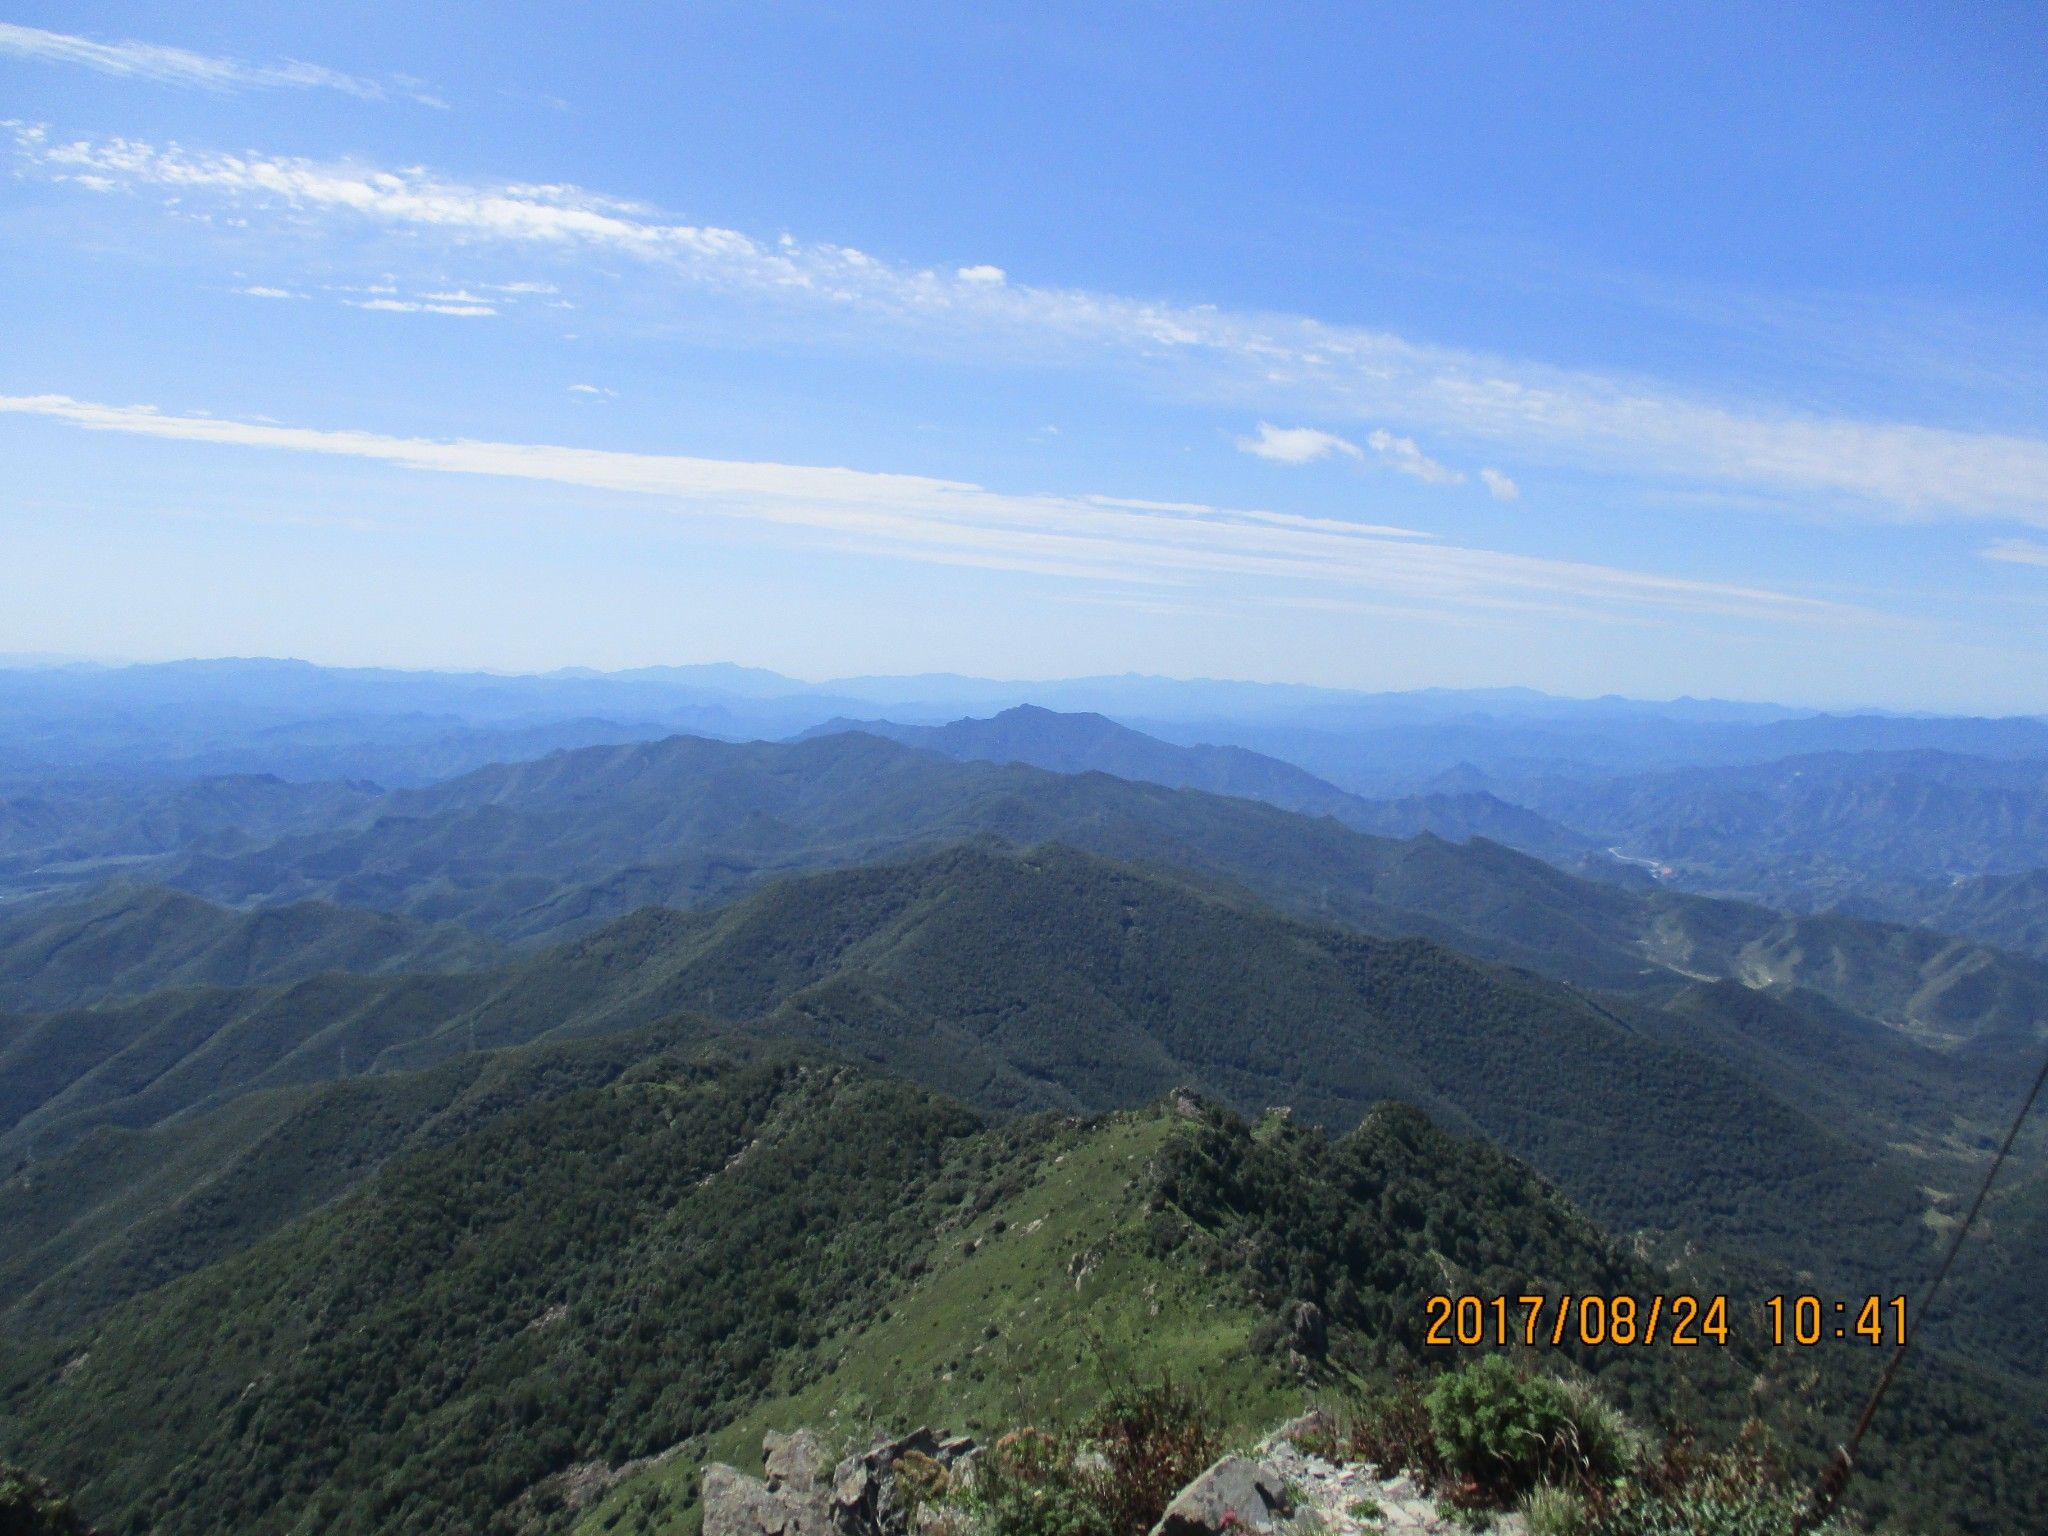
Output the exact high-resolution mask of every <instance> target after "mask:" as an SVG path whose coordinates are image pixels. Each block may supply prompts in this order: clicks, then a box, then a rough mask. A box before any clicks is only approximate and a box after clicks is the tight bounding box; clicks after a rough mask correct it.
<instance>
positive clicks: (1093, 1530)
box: [959, 1429, 1116, 1536]
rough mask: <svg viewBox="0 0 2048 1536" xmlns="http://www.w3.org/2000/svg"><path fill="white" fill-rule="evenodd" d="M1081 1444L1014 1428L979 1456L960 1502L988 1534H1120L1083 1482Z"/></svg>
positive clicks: (995, 1535)
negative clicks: (1078, 1468)
mask: <svg viewBox="0 0 2048 1536" xmlns="http://www.w3.org/2000/svg"><path fill="white" fill-rule="evenodd" d="M1079 1449H1080V1447H1078V1446H1077V1445H1075V1444H1074V1442H1073V1441H1072V1440H1071V1439H1070V1438H1068V1437H1066V1436H1063V1435H1052V1434H1048V1433H1047V1432H1046V1431H1044V1430H1042V1429H1019V1430H1013V1431H1012V1432H1011V1433H1009V1434H1007V1435H1005V1436H1003V1437H1002V1439H1000V1440H998V1441H997V1442H996V1443H995V1444H994V1445H992V1446H990V1447H989V1449H988V1451H987V1453H986V1454H984V1455H983V1456H981V1457H980V1458H979V1459H978V1460H977V1461H976V1462H975V1466H974V1476H973V1477H972V1478H971V1479H969V1480H968V1483H967V1486H966V1488H965V1489H963V1490H961V1492H960V1496H959V1507H960V1508H961V1509H962V1510H963V1511H964V1512H965V1513H966V1515H967V1517H968V1519H969V1520H970V1521H971V1522H972V1523H973V1525H974V1528H975V1529H976V1530H977V1531H978V1532H981V1533H982V1536H1116V1533H1115V1532H1112V1531H1111V1530H1110V1528H1109V1524H1108V1522H1107V1521H1106V1520H1105V1519H1104V1517H1103V1513H1102V1510H1101V1508H1100V1507H1099V1506H1098V1505H1097V1504H1096V1503H1095V1501H1094V1499H1093V1498H1092V1497H1091V1496H1090V1495H1089V1493H1088V1491H1087V1490H1086V1489H1084V1488H1083V1487H1082V1486H1081V1478H1080V1475H1079V1474H1078V1473H1077V1472H1076V1470H1075V1467H1074V1458H1075V1455H1076V1453H1077V1452H1078V1450H1079Z"/></svg>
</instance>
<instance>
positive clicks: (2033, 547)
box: [1982, 539, 2048, 566]
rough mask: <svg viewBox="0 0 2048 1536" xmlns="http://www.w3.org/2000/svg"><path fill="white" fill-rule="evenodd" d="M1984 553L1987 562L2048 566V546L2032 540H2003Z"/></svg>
mask: <svg viewBox="0 0 2048 1536" xmlns="http://www.w3.org/2000/svg"><path fill="white" fill-rule="evenodd" d="M1982 553H1983V555H1984V558H1985V559H1986V560H2002V561H2004V562H2005V563H2006V564H2007V565H2039V566H2048V544H2036V543H2035V542H2034V541H2033V540H2031V539H2001V540H1999V541H1998V542H1997V543H1996V544H1993V545H1992V546H1991V547H1990V548H1989V549H1986V550H1984V551H1983V552H1982Z"/></svg>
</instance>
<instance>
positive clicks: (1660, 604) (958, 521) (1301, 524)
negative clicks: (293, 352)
mask: <svg viewBox="0 0 2048 1536" xmlns="http://www.w3.org/2000/svg"><path fill="white" fill-rule="evenodd" d="M0 413H10V414H16V415H28V416H36V417H42V418H46V419H50V420H55V421H61V422H66V423H69V424H71V425H73V426H79V427H85V428H90V429H93V430H98V431H110V432H122V433H128V434H133V435H138V436H143V437H152V438H161V439H167V440H172V441H179V442H191V443H210V444H217V445H223V446H236V447H246V448H268V449H279V450H288V451H292V452H298V453H313V454H322V455H328V456H338V457H344V458H351V459H366V460H372V461H375V462H380V463H385V464H393V465H398V466H401V467H404V468H408V469H417V470H431V471H435V472H439V473H445V474H464V475H491V476H502V477H509V478H515V479H523V480H535V481H545V482H550V483H554V484H559V485H573V486H579V487H585V488H589V489H595V490H601V491H625V492H632V493H635V494H638V495H646V496H653V497H658V498H661V499H662V500H663V501H665V502H667V503H669V504H670V505H671V506H672V507H675V508H676V509H678V510H686V511H689V512H691V513H695V514H704V515H712V516H717V517H723V518H736V519H740V520H744V521H751V522H755V523H759V524H768V525H777V526H782V527H789V528H802V529H807V530H811V531H813V532H814V533H817V534H820V535H823V536H824V541H825V542H826V543H828V544H829V545H830V546H831V547H833V548H839V549H846V550H849V551H855V552H859V553H862V554H869V555H873V554H883V555H895V556H898V557H903V558H909V559H915V560H925V561H933V562H937V563H943V564H968V565H982V566H991V567H996V568H1001V569H1011V570H1025V571H1034V572H1039V573H1044V574H1051V575H1059V576H1065V577H1078V578H1083V579H1087V580H1104V581H1122V582H1139V583H1150V584H1164V585H1183V586H1184V585H1189V584H1192V583H1198V582H1200V581H1203V580H1204V579H1213V578H1217V577H1234V578H1238V579H1240V580H1243V579H1246V578H1251V579H1273V580H1281V581H1287V582H1291V583H1302V584H1306V585H1308V586H1311V587H1314V588H1320V589H1330V588H1335V589H1337V590H1340V591H1343V592H1347V593H1350V594H1353V595H1361V596H1362V595H1375V596H1379V595H1386V594H1398V595H1401V596H1404V597H1407V598H1411V599H1428V600H1431V601H1434V602H1439V603H1445V604H1451V605H1458V606H1468V607H1478V608H1489V607H1506V608H1513V607H1517V606H1521V605H1526V604H1528V603H1530V602H1544V603H1554V604H1562V605H1591V606H1593V607H1596V608H1608V607H1612V606H1616V605H1620V606H1625V607H1631V608H1639V609H1644V610H1649V611H1666V612H1685V613H1710V614H1719V615H1724V616H1729V617H1735V618H1742V619H1761V620H1771V621H1779V622H1793V623H1839V622H1867V621H1869V620H1872V619H1874V618H1877V617H1878V616H1877V615H1874V614H1872V613H1870V612H1869V611H1867V610H1861V609H1855V608H1849V607H1845V606H1842V605H1838V604H1833V603H1827V602H1822V601H1818V600H1815V599H1811V598H1805V597H1799V596H1794V595H1790V594H1786V593H1781V592H1773V591H1767V590H1764V589H1760V588H1753V587H1742V586H1732V585H1726V584H1721V583H1714V582H1701V581H1690V580H1686V579H1684V578H1680V577H1672V576H1661V575H1656V574H1652V573H1647V572H1641V571H1629V570H1621V569H1617V568H1614V567H1610V566H1601V565H1590V564H1582V563H1575V562H1571V561H1561V560H1546V559H1537V558H1533V557H1530V556H1525V555H1516V554H1509V553H1505V552H1500V551H1495V550H1485V549H1472V548H1461V547H1455V546H1450V545H1445V544H1441V543H1438V542H1436V541H1435V540H1433V539H1431V538H1429V537H1428V536H1426V535H1423V534H1419V533H1415V532H1413V531H1411V530H1406V529H1398V528H1381V527H1370V526H1361V525H1358V524H1354V523H1346V522H1343V521H1341V520H1339V519H1335V518H1318V517H1306V516H1301V515H1297V514H1290V513H1277V512H1266V511H1258V510H1240V509H1232V508H1224V507H1213V506H1208V505H1205V504H1202V503H1180V502H1142V501H1132V500H1129V499H1123V498H1113V497H1091V496H1062V495H1012V494H1006V493H1003V492H999V491H991V490H988V489H986V488H985V487H982V486H979V485H974V484H971V483H969V482H966V481H958V480H940V479H934V478H931V477H928V476H923V475H905V474H887V473H878V472H874V471H868V470H857V469H845V468H836V467H829V466H817V465H798V464H776V463H760V462H747V461H737V460H725V459H703V458H692V457H686V456H683V455H677V454H646V453H626V452H618V451H613V450H603V449H591V448H573V447H567V446H561V445H556V444H545V443H497V442H480V441H474V440H469V439H458V440H455V441H436V440H431V439H425V438H403V437H390V436H385V435H382V434H379V433H373V432H358V431H333V430H324V429H316V428H307V427H287V426H276V425H268V424H263V423H258V422H244V421H232V420H226V419H223V418H219V417H213V416H193V415H187V416H177V415H170V414H167V413H164V412H161V411H158V410H155V409H154V408H152V407H149V406H112V405H101V404H95V403H92V402H89V401H82V400H76V399H73V398H71V397H70V396H67V395H21V396H0Z"/></svg>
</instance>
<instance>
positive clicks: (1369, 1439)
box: [1303, 1378, 1444, 1486]
mask: <svg viewBox="0 0 2048 1536" xmlns="http://www.w3.org/2000/svg"><path fill="white" fill-rule="evenodd" d="M1329 1418H1330V1419H1331V1421H1332V1422H1331V1426H1330V1427H1329V1428H1328V1429H1327V1430H1324V1428H1323V1426H1322V1425H1321V1424H1318V1425H1317V1426H1316V1430H1315V1432H1313V1433H1312V1434H1311V1436H1310V1438H1309V1439H1308V1440H1305V1441H1304V1442H1303V1443H1304V1447H1305V1448H1307V1449H1311V1450H1314V1451H1316V1452H1317V1453H1318V1454H1320V1455H1324V1456H1328V1457H1329V1458H1330V1459H1331V1460H1333V1461H1366V1462H1371V1463H1372V1464H1373V1465H1374V1466H1376V1467H1378V1468H1379V1469H1380V1471H1381V1472H1382V1473H1383V1474H1384V1475H1386V1476H1392V1475H1393V1474H1395V1473H1397V1472H1407V1473H1410V1474H1412V1475H1413V1476H1414V1477H1415V1478H1416V1479H1417V1480H1418V1481H1420V1482H1422V1483H1423V1484H1425V1485H1431V1486H1433V1485H1434V1484H1436V1483H1437V1482H1439V1481H1441V1480H1442V1478H1443V1474H1444V1464H1443V1457H1442V1456H1441V1455H1440V1454H1439V1453H1438V1451H1437V1444H1436V1436H1435V1433H1434V1431H1433V1430H1432V1429H1431V1427H1430V1420H1429V1399H1428V1397H1427V1396H1426V1395H1425V1393H1424V1392H1423V1389H1422V1386H1421V1384H1420V1383H1419V1382H1417V1381H1415V1380H1413V1379H1411V1378H1402V1379H1400V1380H1397V1381H1396V1382H1394V1383H1393V1385H1391V1386H1387V1387H1379V1388H1375V1389H1369V1390H1367V1391H1366V1392H1364V1393H1363V1394H1362V1395H1360V1396H1359V1397H1357V1398H1355V1399H1353V1400H1351V1401H1350V1402H1347V1403H1345V1404H1343V1405H1342V1406H1340V1407H1339V1408H1337V1409H1335V1410H1334V1411H1332V1412H1331V1413H1330V1415H1329Z"/></svg>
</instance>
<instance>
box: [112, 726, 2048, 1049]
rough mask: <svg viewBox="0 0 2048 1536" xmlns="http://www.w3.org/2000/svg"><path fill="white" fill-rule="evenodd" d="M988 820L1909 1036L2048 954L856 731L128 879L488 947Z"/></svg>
mask: <svg viewBox="0 0 2048 1536" xmlns="http://www.w3.org/2000/svg"><path fill="white" fill-rule="evenodd" d="M971 837H993V838H996V839H998V840H1000V841H1003V842H1006V843H1010V844H1014V845H1024V846H1028V845H1032V844H1036V843H1041V842H1062V843H1066V844H1069V845H1071V846H1074V847H1078V848H1083V849H1087V850H1089V851H1092V852H1096V853H1099V854H1103V855H1105V856H1108V857H1111V858H1117V859H1124V860H1131V861H1136V862H1140V863H1147V864H1152V865H1156V866H1162V867H1171V868H1175V869H1179V870H1183V871H1186V872H1188V873H1190V874H1194V875H1197V876H1200V877H1203V878H1206V879H1210V880H1215V881H1221V882H1223V883H1225V884H1227V885H1229V886H1231V887H1234V888H1237V889H1239V890H1242V891H1245V892H1247V893H1250V894H1252V895H1255V896H1256V897H1258V898H1259V899H1261V900H1264V901H1266V902H1269V903H1271V904H1273V905H1275V906H1277V907H1279V908H1280V909H1281V910H1283V911H1288V912H1292V913H1296V914H1298V915H1302V916H1310V917H1316V918H1319V919H1321V920H1325V921H1331V922H1339V923H1344V924H1347V925H1350V926H1353V927H1357V928H1360V929H1363V930H1365V931H1367V932H1372V933H1378V934H1384V935H1396V934H1417V935H1421V936H1425V937H1430V938H1434V939H1437V940H1439V941H1441V942H1444V943H1447V944H1450V945H1451V946H1453V947H1454V948H1458V949H1461V950H1464V951H1466V952H1468V953H1472V954H1476V955H1480V956H1483V957H1486V958H1489V959H1496V960H1503V961H1507V962H1510V963H1513V964H1518V965H1527V966H1530V967H1531V968H1533V969H1537V970H1540V971H1543V972H1545V973H1546V974H1550V975H1554V976H1558V977H1561V978H1563V979H1567V980H1571V981H1575V982H1578V983H1581V984H1584V985H1590V986H1602V987H1627V986H1634V985H1639V984H1643V983H1644V982H1646V981H1650V982H1654V981H1658V980H1660V979H1661V980H1668V979H1670V978H1671V977H1672V976H1674V975H1683V976H1701V977H1736V978H1739V979H1743V980H1746V981H1751V982H1766V981H1768V982H1772V983H1779V984H1788V985H1802V986H1811V987H1813V988H1816V989H1818V990H1821V991H1824V992H1826V993H1828V994H1829V995H1830V996H1833V997H1835V998H1836V999H1837V1000H1838V1001H1840V1002H1842V1003H1844V1004H1846V1005H1847V1006H1849V1007H1852V1008H1854V1009H1856V1010H1857V1011H1859V1012H1863V1013H1867V1014H1870V1015H1871V1016H1873V1017H1876V1018H1880V1019H1882V1020H1884V1021H1886V1022H1888V1023H1892V1024H1896V1025H1898V1026H1900V1027H1902V1028H1908V1029H1913V1030H1916V1031H1923V1032H1926V1033H1929V1034H1931V1035H1935V1036H1941V1037H1954V1038H1978V1037H1981V1038H1984V1039H1986V1040H1987V1041H1988V1040H1996V1039H2001V1038H2006V1037H2012V1038H2015V1039H2017V1038H2023V1037H2031V1035H2032V1034H2033V1032H2034V1030H2035V1029H2036V1027H2037V1023H2038V1021H2039V1020H2041V1019H2043V1018H2048V1003H2044V999H2048V967H2044V966H2042V965H2041V964H2039V963H2038V962H2033V961H2027V960H2022V959H2019V958H2016V957H2013V956H2009V955H2004V954H2001V953H1999V952H1996V951H1992V950H1988V949H1984V948H1982V947H1980V946H1976V945H1972V944H1969V943H1966V942H1962V941H1958V940H1953V939H1946V938H1942V937H1940V936H1938V935H1934V934H1931V933H1926V932H1922V931H1914V930H1908V929H1900V928H1893V927H1887V926H1885V925H1882V924H1873V923H1868V922H1860V921H1856V920H1851V919H1847V918H1839V917H1825V918H1822V917H1815V918H1801V919H1788V918H1785V917H1782V916H1780V915H1779V914H1777V913H1773V912H1770V911H1767V910H1765V909H1762V908H1758V907H1753V906H1746V905H1743V904H1740V903H1735V902H1727V901H1712V900H1706V899H1702V898H1699V897H1693V896H1687V895H1683V894H1681V893H1678V892H1675V891H1670V890H1661V889H1630V888H1624V887H1622V886H1619V885H1615V884H1611V883H1607V882H1600V881H1588V880H1584V879H1578V878H1574V877H1572V876H1570V875H1567V874H1565V873H1563V872H1562V871H1560V870H1558V869H1556V868H1554V867H1552V866H1550V865H1546V864H1543V863H1541V862H1539V861H1538V860H1536V859H1533V858H1529V857H1527V856H1526V855H1523V854H1519V853H1515V852H1512V851H1510V850H1508V849H1506V848H1502V847H1500V846H1498V845H1495V844H1491V843H1487V842H1484V841H1475V842H1472V843H1469V844H1465V845H1462V846H1460V845H1454V844H1451V843H1448V842H1445V841H1443V840H1442V839H1441V838H1436V837H1429V836H1425V837H1421V838H1418V839H1413V840H1410V841H1406V842H1401V841H1391V840H1388V839H1384V838H1377V837H1373V836H1369V835H1367V834H1363V833H1359V832H1355V831H1352V830H1351V829H1349V828H1347V827H1345V826H1342V825H1339V824H1338V823H1336V822H1334V821H1332V820H1330V819H1329V818H1326V817H1309V816H1304V815H1297V814H1293V813H1289V812H1285V811H1281V810H1278V809H1276V808H1273V807H1271V806H1267V805H1264V804H1260V803H1258V802H1255V801H1249V800H1242V799H1236V798H1229V797H1223V796H1217V795H1210V794H1206V793H1202V792H1200V791H1194V790H1171V789H1166V788H1163V787H1160V786H1157V785H1153V784H1149V783H1142V782H1137V781H1133V780H1126V779H1120V778H1116V777H1113V776H1110V775H1107V774H1099V773H1088V774H1055V773H1050V772H1046V771H1044V770H1040V769H1034V768H1029V767H1025V766H1022V765H1017V764H1002V765H997V764H989V763H979V762H966V763H960V762H953V761H951V760H949V759H946V758H942V757H940V756H938V755H936V754H934V753H931V752H926V751H921V750H915V749H911V748H906V747H902V746H899V745H897V744H895V743H893V742H888V741H884V740H881V739H880V738H878V737H874V736H869V735H865V734H842V735H836V736H826V737H819V738H816V739H813V740H809V741H803V742H797V743H791V744H775V743H745V744H733V743H723V742H712V741H706V740H701V739H695V738H687V737H678V738H673V739H671V740H667V741H662V742H653V743H646V744H642V745H636V746H628V747H613V748H589V749H584V750H581V751H576V752H567V753H559V754H556V755H554V756H552V757H549V758H545V759H542V760H540V761H538V762H533V763H524V764H511V765H504V766H500V767H494V768H490V769H484V770H480V771H479V772H477V773H475V774H470V775H466V776H465V777H463V778H460V779H456V780H451V781H449V782H448V783H446V784H441V785H436V786H433V787H430V788H426V789H420V790H406V791H399V792H396V793H394V794H392V795H390V796H388V797H387V798H386V799H384V800H383V801H381V802H379V804H378V806H377V808H376V810H375V813H374V814H372V815H367V816H365V815H352V816H351V818H350V820H349V822H348V824H346V825H344V826H341V827H337V828H334V829H332V830H328V831H321V832H302V833H295V834H292V835H288V836H285V837H282V838H279V839H277V840H276V841H275V842H272V843H270V844H268V845H266V846H262V847H258V848H254V849H250V850H247V851H239V852H233V853H223V854H214V853H210V852H199V853H189V854H181V855H177V856H173V857H171V858H169V859H166V860H162V861H158V862H156V863H152V864H148V865H143V866H138V867H137V874H138V875H139V876H146V877H147V878H151V879H156V880H159V881H163V882H166V883H170V884H174V885H176V886H178V887H180V888H182V889H185V890H189V891H192V892H194V893H196V894H199V895H203V896H206V897H208V898H209V899H212V900H215V901H221V902H227V903H234V904H248V903H280V902H298V901H306V900H320V901H328V902H333V903H337V904H340V905H344V906H361V907H369V908H372V909H376V910H380V911H389V912H397V913H401V914H404V915H406V916H409V917H412V918H415V919H418V920H420V921H424V922H429V923H439V922H449V921H453V922H459V923H462V924H463V925H465V926H467V927H469V928H471V929H472V930H474V931H477V932H480V933H483V934H486V935H489V936H491V937H494V938H498V939H505V940H538V939H543V938H546V937H549V936H555V937H559V936H562V935H565V934H570V933H574V932H578V931H581V930H584V929H587V928H589V927H591V926H594V925H595V924H597V923H600V922H603V921H605V920H606V919H608V918H611V917H616V916H619V915H623V914H624V913H626V912H629V911H632V910H634V909H635V908H638V907H641V906H647V905H664V906H676V907H688V906H695V905H699V904H701V903H703V902H705V901H709V900H716V899H721V898H724V897H727V896H730V895H731V894H733V893H735V892H736V891H739V890H743V889H745V888H746V887H747V886H749V885H751V884H753V883H756V882H758V881H760V880H762V879H766V878H771V877H773V876H775V875H778V874H783V873H792V872H797V871H801V870H805V869H815V868H820V867H831V866H836V865H847V864H857V863H862V862H866V861H870V860H873V859H876V858H884V857H893V856H899V855H902V854H904V853H908V852H914V851H917V850H920V849H929V848H933V847H938V846H943V845H945V844H948V843H952V842H957V841H959V840H961V839H963V838H971Z"/></svg>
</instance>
